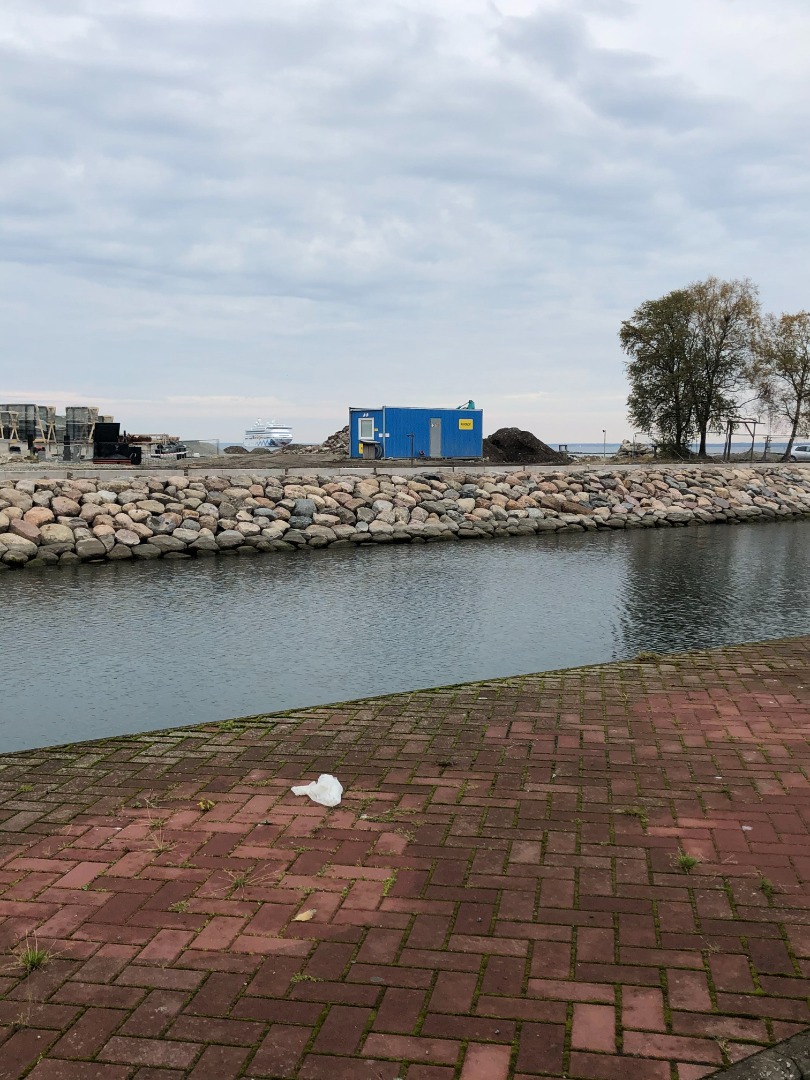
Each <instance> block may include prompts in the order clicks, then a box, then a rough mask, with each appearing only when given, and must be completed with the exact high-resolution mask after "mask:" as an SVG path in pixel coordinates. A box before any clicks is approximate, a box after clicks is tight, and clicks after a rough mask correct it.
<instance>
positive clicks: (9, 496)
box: [3, 488, 34, 513]
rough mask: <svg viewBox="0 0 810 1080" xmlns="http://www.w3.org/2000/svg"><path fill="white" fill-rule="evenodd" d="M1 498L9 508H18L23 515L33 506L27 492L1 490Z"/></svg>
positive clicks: (9, 489)
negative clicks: (8, 504)
mask: <svg viewBox="0 0 810 1080" xmlns="http://www.w3.org/2000/svg"><path fill="white" fill-rule="evenodd" d="M3 498H4V499H5V501H6V502H7V503H10V505H11V506H16V507H18V508H19V509H20V510H22V512H23V513H25V512H26V510H30V509H31V507H32V506H33V505H34V500H33V499H32V498H31V496H30V495H29V494H28V492H27V491H18V490H17V489H16V488H3Z"/></svg>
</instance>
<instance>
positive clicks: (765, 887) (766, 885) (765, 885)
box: [759, 874, 776, 904]
mask: <svg viewBox="0 0 810 1080" xmlns="http://www.w3.org/2000/svg"><path fill="white" fill-rule="evenodd" d="M759 887H760V889H761V890H762V892H763V894H764V895H765V898H766V900H767V901H768V903H769V904H772V903H773V898H774V896H775V895H776V888H775V886H774V883H773V882H772V881H769V880H768V878H766V877H765V875H764V874H760V875H759Z"/></svg>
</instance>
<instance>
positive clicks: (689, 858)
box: [675, 851, 700, 874]
mask: <svg viewBox="0 0 810 1080" xmlns="http://www.w3.org/2000/svg"><path fill="white" fill-rule="evenodd" d="M699 862H700V859H698V858H697V857H696V856H695V855H687V854H686V852H685V851H679V852H678V854H677V855H676V856H675V865H676V866H677V867H678V869H679V870H683V872H684V873H685V874H688V873H689V871H690V870H694V868H695V867H696V866H697V865H698V863H699Z"/></svg>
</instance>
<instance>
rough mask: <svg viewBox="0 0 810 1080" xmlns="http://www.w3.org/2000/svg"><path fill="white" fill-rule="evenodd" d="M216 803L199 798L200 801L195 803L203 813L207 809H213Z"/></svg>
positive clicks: (206, 811)
mask: <svg viewBox="0 0 810 1080" xmlns="http://www.w3.org/2000/svg"><path fill="white" fill-rule="evenodd" d="M216 805H217V804H216V803H215V802H212V801H211V800H210V799H200V801H199V802H198V803H197V806H199V808H200V810H202V812H203V813H204V814H207V813H208V811H209V810H213V809H214V807H215V806H216Z"/></svg>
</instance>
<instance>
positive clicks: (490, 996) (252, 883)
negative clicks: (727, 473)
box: [0, 638, 810, 1080]
mask: <svg viewBox="0 0 810 1080" xmlns="http://www.w3.org/2000/svg"><path fill="white" fill-rule="evenodd" d="M809 658H810V638H804V639H797V640H791V641H781V642H775V643H770V644H765V645H751V646H745V647H741V648H732V649H725V650H719V651H715V652H707V653H701V654H692V655H689V656H683V657H668V658H666V659H663V660H660V661H656V660H654V659H653V660H650V661H644V662H641V661H640V662H628V663H622V664H615V665H608V666H603V667H592V668H587V669H579V670H573V671H568V672H562V673H552V674H545V675H533V676H527V677H524V678H515V679H505V680H501V681H493V682H488V683H481V684H475V685H470V686H461V687H455V688H450V689H441V690H435V691H429V692H420V693H413V694H402V695H398V696H396V697H389V698H385V699H378V700H374V701H366V702H355V703H350V704H343V705H336V706H333V707H329V708H319V709H310V710H307V711H303V712H296V713H294V714H287V715H283V716H277V717H253V718H248V719H245V720H240V721H235V722H228V723H223V724H220V725H207V726H205V727H200V728H192V729H184V730H182V731H169V732H162V733H156V734H146V735H137V736H132V737H128V738H115V739H110V740H108V741H101V742H96V743H87V744H82V745H78V746H73V747H67V748H57V749H51V750H44V751H39V750H38V751H31V752H28V753H23V754H12V755H7V756H5V757H2V758H0V951H2V957H1V958H0V1080H18V1078H21V1077H30V1078H31V1080H184V1078H190V1080H235V1078H237V1077H251V1078H255V1080H270V1078H276V1080H278V1078H284V1080H291V1078H295V1080H394V1078H395V1077H399V1078H403V1080H506V1078H507V1077H515V1078H518V1080H530V1078H535V1077H546V1078H548V1077H551V1078H563V1077H568V1078H577V1080H625V1078H628V1077H629V1078H632V1080H698V1078H700V1077H704V1076H708V1075H710V1074H711V1073H713V1072H714V1071H715V1070H716V1069H718V1068H720V1067H722V1066H723V1065H728V1064H730V1063H733V1062H735V1061H738V1060H740V1059H742V1058H744V1057H745V1056H747V1055H751V1054H753V1053H754V1052H756V1051H757V1050H758V1049H760V1048H761V1047H762V1046H765V1045H768V1044H769V1043H771V1042H773V1041H775V1040H776V1041H778V1040H781V1039H784V1038H787V1037H788V1036H790V1035H792V1034H794V1033H795V1032H798V1031H800V1030H801V1029H802V1028H804V1027H807V1026H808V1025H810V1008H809V1007H808V995H810V845H808V828H810V784H809V783H808V766H810V751H809V750H808V732H810V670H808V659H809ZM144 693H145V695H146V694H148V693H149V686H148V681H145V683H144ZM321 771H334V772H335V773H336V774H337V775H338V776H339V777H340V779H341V781H342V782H343V784H344V786H345V789H346V791H345V797H344V802H343V804H342V805H341V806H340V807H338V808H336V809H333V810H324V809H322V808H320V807H317V806H315V805H313V804H312V803H310V802H309V801H308V800H305V799H300V798H296V797H295V796H293V795H292V794H291V793H290V791H289V787H290V785H291V783H293V782H296V781H299V780H301V779H303V778H307V779H308V778H312V777H315V776H317V775H318V773H319V772H321ZM681 855H685V856H692V857H694V858H696V859H698V860H699V861H698V862H696V863H695V865H693V866H690V865H688V861H687V863H686V864H684V860H683V859H682V858H681V859H680V863H679V857H680V856H681ZM305 911H314V912H315V914H314V916H313V917H312V918H311V919H310V920H309V921H306V920H302V921H297V920H296V916H297V915H299V914H301V913H302V912H305ZM26 943H28V944H30V945H34V944H36V945H37V946H38V947H39V948H41V949H43V950H46V951H47V952H48V953H49V954H50V955H49V958H48V960H47V962H46V963H45V964H44V966H42V967H41V968H40V969H39V970H36V971H33V972H32V973H30V974H28V975H27V976H25V975H24V974H23V972H22V971H21V968H20V964H19V958H20V956H21V954H22V950H23V949H24V948H25V947H26Z"/></svg>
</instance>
